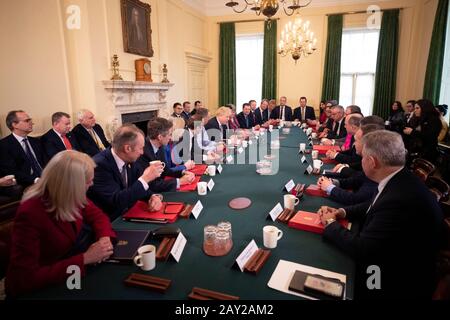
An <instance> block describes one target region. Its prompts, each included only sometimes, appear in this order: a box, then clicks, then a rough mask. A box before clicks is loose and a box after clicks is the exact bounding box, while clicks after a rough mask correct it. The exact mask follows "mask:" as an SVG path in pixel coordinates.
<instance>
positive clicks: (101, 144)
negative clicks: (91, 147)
mask: <svg viewBox="0 0 450 320" xmlns="http://www.w3.org/2000/svg"><path fill="white" fill-rule="evenodd" d="M89 133H90V134H91V136H92V139H94V142H95V144H96V145H97V147H98V148H99V149H100V151H101V150H104V149H105V146H104V145H103V143H102V142H101V141H98V139H97V135H96V134H95V131H94V129H90V130H89Z"/></svg>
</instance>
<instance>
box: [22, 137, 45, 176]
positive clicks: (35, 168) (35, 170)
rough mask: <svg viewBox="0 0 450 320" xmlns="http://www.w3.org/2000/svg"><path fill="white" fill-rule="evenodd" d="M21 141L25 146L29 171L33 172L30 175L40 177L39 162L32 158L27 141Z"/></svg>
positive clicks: (40, 168)
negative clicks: (29, 165) (29, 166)
mask: <svg viewBox="0 0 450 320" xmlns="http://www.w3.org/2000/svg"><path fill="white" fill-rule="evenodd" d="M22 141H23V143H24V145H25V153H26V155H27V157H28V160H30V164H31V170H32V171H33V172H32V174H35V175H36V176H38V177H40V176H41V173H42V167H41V166H40V164H39V162H38V161H37V160H36V158H35V157H34V154H33V152H31V147H30V145H29V142H28V139H27V138H25V139H23V140H22Z"/></svg>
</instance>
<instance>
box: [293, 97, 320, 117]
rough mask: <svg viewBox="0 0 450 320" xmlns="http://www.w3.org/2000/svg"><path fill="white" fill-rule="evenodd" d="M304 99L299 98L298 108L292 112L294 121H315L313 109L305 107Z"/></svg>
mask: <svg viewBox="0 0 450 320" xmlns="http://www.w3.org/2000/svg"><path fill="white" fill-rule="evenodd" d="M307 102H308V100H307V99H306V97H301V98H300V106H299V107H298V108H296V109H295V110H294V120H299V121H301V122H306V121H307V120H316V114H315V112H314V108H313V107H309V106H307V105H306V103H307Z"/></svg>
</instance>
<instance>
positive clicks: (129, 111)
mask: <svg viewBox="0 0 450 320" xmlns="http://www.w3.org/2000/svg"><path fill="white" fill-rule="evenodd" d="M103 86H104V88H105V90H106V91H107V92H108V101H109V106H108V108H107V110H108V112H110V114H109V115H108V117H107V118H108V124H107V127H108V128H107V130H108V133H109V134H112V133H113V132H114V131H115V129H116V128H117V127H118V126H120V125H122V121H123V119H124V118H125V119H135V120H137V121H146V120H149V117H150V116H151V115H154V114H155V112H157V115H158V116H160V117H164V118H167V117H169V116H170V114H171V113H172V110H171V108H170V107H169V106H167V100H166V96H167V91H168V90H169V89H170V87H172V86H173V83H154V82H143V81H117V80H114V81H113V80H109V81H103ZM126 121H129V120H126ZM137 121H132V122H137Z"/></svg>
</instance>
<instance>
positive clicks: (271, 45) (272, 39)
mask: <svg viewBox="0 0 450 320" xmlns="http://www.w3.org/2000/svg"><path fill="white" fill-rule="evenodd" d="M262 79H263V80H262V96H261V98H262V99H276V97H277V21H276V20H270V21H266V22H265V23H264V60H263V77H262Z"/></svg>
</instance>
